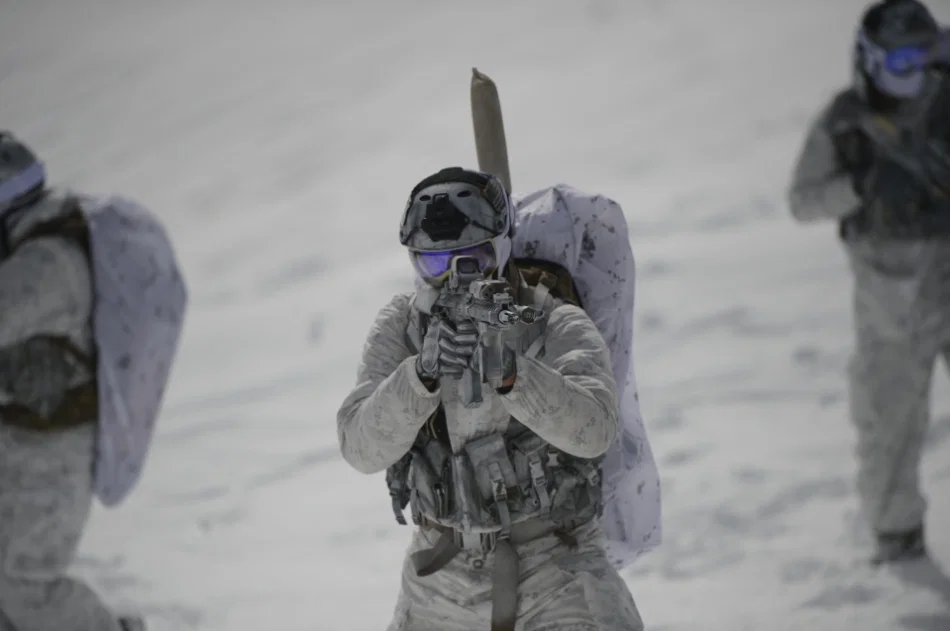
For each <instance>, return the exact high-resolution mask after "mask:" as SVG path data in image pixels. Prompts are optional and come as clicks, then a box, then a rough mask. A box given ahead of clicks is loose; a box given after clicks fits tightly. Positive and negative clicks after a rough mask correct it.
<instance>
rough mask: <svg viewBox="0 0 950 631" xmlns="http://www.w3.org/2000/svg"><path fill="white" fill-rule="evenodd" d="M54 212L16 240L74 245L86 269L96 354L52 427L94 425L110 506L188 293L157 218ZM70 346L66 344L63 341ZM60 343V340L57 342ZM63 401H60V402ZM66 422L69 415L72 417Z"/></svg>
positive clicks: (96, 201) (122, 205) (168, 358)
mask: <svg viewBox="0 0 950 631" xmlns="http://www.w3.org/2000/svg"><path fill="white" fill-rule="evenodd" d="M65 204H66V205H65V207H64V208H63V209H62V211H61V213H60V214H59V215H58V216H56V217H55V218H53V219H50V220H47V221H44V222H42V223H40V224H39V225H37V226H35V227H33V228H31V229H30V230H29V231H28V233H27V234H26V235H25V236H24V237H23V238H22V239H20V240H18V243H17V244H16V245H17V247H20V246H22V245H23V244H24V243H26V242H27V241H30V240H33V239H38V238H42V237H50V236H58V237H63V238H66V239H70V240H73V241H75V242H78V243H79V244H80V245H81V247H82V248H83V250H84V251H85V253H86V255H87V257H88V258H89V262H90V265H91V270H92V279H93V294H94V299H93V316H92V318H93V321H92V329H93V333H94V337H95V348H96V352H95V353H94V356H93V357H85V356H83V355H84V354H82V353H81V352H80V351H78V349H75V348H72V349H70V348H66V347H63V350H64V351H65V352H68V353H69V354H71V355H73V356H77V353H78V354H79V356H78V357H77V359H79V360H81V361H82V362H83V363H85V364H86V365H87V366H89V367H90V368H93V369H94V374H95V380H94V381H95V383H94V384H92V385H93V391H92V393H91V395H90V393H89V392H87V391H86V390H88V388H87V389H84V391H83V394H84V396H85V398H84V399H82V401H83V403H84V407H82V408H79V407H77V406H76V405H67V406H65V407H67V408H69V409H68V412H70V413H71V414H67V415H66V416H65V417H63V418H57V419H53V420H50V419H46V422H45V426H41V427H40V429H44V428H45V429H55V428H57V427H65V426H69V425H70V424H73V425H74V424H76V423H77V422H79V421H87V420H89V419H94V420H96V421H97V423H98V434H97V453H96V461H95V471H94V481H93V487H94V491H95V493H96V495H97V496H98V497H99V499H100V501H101V502H102V503H103V504H104V505H106V506H114V505H116V504H118V503H119V502H121V501H122V500H123V499H125V497H126V496H127V495H128V494H129V492H130V491H131V490H132V488H133V487H134V486H135V485H136V483H137V482H138V479H139V477H140V475H141V472H142V469H143V467H144V464H145V460H146V459H147V456H148V451H149V447H150V444H151V439H152V433H153V429H154V425H155V421H156V419H157V417H158V414H159V409H160V407H161V402H162V399H163V395H164V392H165V387H166V385H167V382H168V377H169V374H170V371H171V367H172V363H173V360H174V357H175V353H176V351H177V347H178V341H179V338H180V335H181V330H182V324H183V319H184V314H185V310H186V307H187V301H188V294H187V287H186V285H185V281H184V279H183V278H182V275H181V272H180V270H179V267H178V263H177V261H176V258H175V254H174V251H173V249H172V246H171V243H170V242H169V239H168V237H167V235H166V233H165V231H164V229H163V228H162V226H161V224H160V223H159V221H158V220H157V218H156V217H155V216H154V215H152V214H151V213H150V212H149V211H147V210H145V209H144V208H142V207H141V206H139V205H137V204H135V203H134V202H131V201H129V200H126V199H122V198H118V197H103V198H94V197H84V196H69V197H67V199H66V202H65ZM66 343H67V344H68V342H66ZM61 344H62V343H61ZM67 403H68V401H67ZM70 417H71V418H70Z"/></svg>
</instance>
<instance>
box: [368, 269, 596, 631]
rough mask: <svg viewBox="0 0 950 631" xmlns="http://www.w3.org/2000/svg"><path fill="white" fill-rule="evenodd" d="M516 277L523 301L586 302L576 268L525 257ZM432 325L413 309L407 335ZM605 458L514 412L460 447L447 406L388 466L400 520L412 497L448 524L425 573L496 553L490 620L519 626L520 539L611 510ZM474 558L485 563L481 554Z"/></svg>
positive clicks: (424, 563)
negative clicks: (539, 430)
mask: <svg viewBox="0 0 950 631" xmlns="http://www.w3.org/2000/svg"><path fill="white" fill-rule="evenodd" d="M508 278H513V279H514V278H517V279H519V280H520V281H521V282H520V283H519V284H518V285H517V290H516V293H517V294H518V295H517V296H516V299H517V301H518V302H519V304H527V302H531V303H533V304H532V306H534V307H536V308H539V309H542V310H544V312H545V313H548V314H550V313H551V311H553V309H554V308H555V307H556V306H557V305H558V304H563V302H572V303H574V304H576V305H578V306H580V304H579V300H578V299H577V292H576V288H575V287H574V284H573V281H572V279H571V277H570V274H568V273H567V271H566V270H564V269H563V268H561V267H560V266H557V265H553V264H551V263H548V262H545V261H535V260H528V259H522V260H518V261H515V262H514V263H513V264H512V265H511V267H510V269H509V273H508ZM525 298H528V301H527V302H526V301H525ZM546 320H547V318H543V319H542V320H541V321H540V322H538V323H537V324H534V325H531V326H530V328H529V330H528V331H527V333H526V335H525V336H524V337H523V338H522V339H521V340H520V342H519V343H520V344H521V349H520V350H521V351H522V354H524V355H525V356H527V357H532V358H534V357H542V356H543V355H544V339H545V333H546V332H545V328H546ZM427 326H428V322H427V318H426V314H425V313H424V312H422V311H419V310H416V309H413V311H412V313H411V314H410V318H409V327H408V329H407V331H406V338H407V339H406V342H407V344H408V345H409V347H410V348H411V349H413V350H414V351H415V352H418V349H419V348H420V347H421V343H422V342H421V340H422V339H423V337H424V334H425V331H426V327H427ZM602 463H603V456H601V457H598V458H591V459H587V458H579V457H576V456H573V455H571V454H568V453H566V452H563V451H560V450H558V449H556V448H554V447H553V446H552V445H550V444H549V443H548V442H546V441H545V440H543V439H542V438H541V437H540V436H538V435H537V434H536V433H534V432H533V431H531V430H530V429H528V428H527V427H525V426H524V425H523V424H521V423H520V422H518V420H517V419H514V418H511V419H509V422H508V426H507V428H506V429H505V430H504V431H503V432H495V433H492V434H488V435H487V436H482V437H479V438H476V439H474V440H470V441H468V442H467V443H465V444H464V445H463V446H462V448H461V449H460V450H459V452H458V453H453V452H452V447H451V443H450V441H449V433H448V427H447V419H446V416H445V410H444V409H443V408H442V407H441V406H440V407H439V409H438V410H436V412H435V413H434V414H433V416H432V417H431V418H430V419H429V420H428V422H427V423H426V424H425V425H424V426H423V428H422V429H421V430H420V432H419V434H418V435H417V437H416V440H415V442H414V444H413V446H412V448H411V449H410V450H409V452H408V453H406V454H405V455H404V456H403V457H402V458H401V459H400V460H399V461H398V462H397V463H396V464H394V465H393V466H391V467H390V468H389V469H387V471H386V485H387V487H388V488H389V495H390V497H391V499H392V508H393V512H394V514H395V516H396V521H397V522H398V523H400V524H402V525H406V519H405V516H404V515H403V510H404V509H405V508H406V507H407V506H409V507H410V512H411V516H412V521H413V523H414V524H416V525H417V526H419V527H420V528H424V529H433V530H435V531H437V532H439V534H440V536H439V539H438V541H437V542H436V544H435V546H434V547H432V548H430V549H426V550H420V551H418V552H416V553H414V554H413V555H412V563H413V566H414V568H415V571H416V574H417V575H418V576H428V575H430V574H433V573H435V572H437V571H439V570H440V569H442V568H443V567H445V566H446V565H447V564H448V563H449V562H450V561H451V560H452V559H453V558H455V556H456V555H457V554H458V553H460V552H462V551H463V550H464V551H466V552H468V553H469V554H472V555H475V556H481V555H485V554H488V553H489V552H493V553H494V555H495V557H494V568H493V573H492V618H491V630H492V631H512V630H513V629H514V627H515V615H516V611H517V591H518V576H519V558H518V553H517V552H516V551H515V548H514V546H517V545H520V544H523V543H527V542H529V541H531V540H534V539H537V538H540V537H543V536H546V535H552V534H553V535H555V536H556V537H558V539H560V540H561V541H562V542H563V543H564V544H566V545H568V546H574V545H576V543H577V542H576V541H575V540H574V539H573V538H572V537H571V535H570V532H571V531H573V530H574V529H575V528H576V527H578V526H580V525H582V524H585V523H587V522H588V521H590V520H591V519H593V518H595V517H599V516H600V515H601V513H602V511H603V494H602V491H601V465H602ZM474 563H475V564H476V566H475V567H481V565H480V564H481V563H482V561H480V560H477V559H476V560H475V561H474Z"/></svg>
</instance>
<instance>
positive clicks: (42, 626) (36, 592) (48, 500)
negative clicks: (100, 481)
mask: <svg viewBox="0 0 950 631" xmlns="http://www.w3.org/2000/svg"><path fill="white" fill-rule="evenodd" d="M95 429H96V428H95V425H94V424H92V423H89V424H87V425H84V426H81V427H78V428H75V429H70V430H67V431H63V432H52V433H34V432H27V431H24V430H21V429H17V428H13V427H9V426H7V425H4V424H3V423H2V422H0V631H120V627H119V623H118V622H117V620H116V618H115V616H114V615H113V614H112V613H111V612H110V611H109V610H108V609H107V608H106V607H105V606H104V605H103V604H102V601H100V600H99V598H98V596H96V594H95V593H93V592H92V590H90V589H89V587H87V586H86V585H85V584H84V583H82V582H81V581H78V580H75V579H72V578H68V577H66V576H65V573H66V570H67V569H68V567H69V565H70V563H71V562H72V560H73V556H74V555H75V552H76V547H77V544H78V543H79V539H80V536H81V535H82V531H83V527H84V526H85V524H86V519H87V517H88V514H89V509H90V506H91V504H92V491H91V489H92V479H91V478H92V465H93V457H94V448H95V436H96V434H95Z"/></svg>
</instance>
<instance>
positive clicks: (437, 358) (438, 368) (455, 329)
mask: <svg viewBox="0 0 950 631" xmlns="http://www.w3.org/2000/svg"><path fill="white" fill-rule="evenodd" d="M478 337H479V336H478V327H476V326H475V323H474V322H471V321H464V322H460V323H458V324H453V323H451V322H448V321H446V320H433V321H432V322H430V323H429V329H428V330H427V331H426V336H425V339H424V340H423V342H422V351H420V353H419V355H418V357H417V358H416V374H418V375H419V379H421V380H422V381H430V382H432V381H438V380H439V379H441V378H442V377H454V378H459V377H461V376H462V371H463V370H465V368H470V367H471V366H472V363H473V361H472V358H473V356H474V355H475V351H476V350H477V349H478Z"/></svg>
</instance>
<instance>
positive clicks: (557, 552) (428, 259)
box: [337, 169, 643, 631]
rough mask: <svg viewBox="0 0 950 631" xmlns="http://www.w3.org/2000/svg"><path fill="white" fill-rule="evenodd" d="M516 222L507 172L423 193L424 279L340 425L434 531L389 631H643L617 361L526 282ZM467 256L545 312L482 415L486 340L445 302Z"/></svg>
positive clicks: (371, 356)
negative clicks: (605, 474)
mask: <svg viewBox="0 0 950 631" xmlns="http://www.w3.org/2000/svg"><path fill="white" fill-rule="evenodd" d="M513 221H514V208H513V206H512V204H511V200H510V198H509V197H508V195H507V194H506V193H505V192H504V189H503V188H502V186H501V184H500V182H498V181H497V180H496V179H495V178H493V177H491V176H486V175H484V174H481V173H477V172H472V171H466V170H462V169H445V170H443V171H440V172H439V173H437V174H435V175H433V176H430V177H429V178H427V179H425V180H423V181H422V182H421V183H420V184H419V185H417V186H416V187H415V189H414V190H413V192H412V194H411V195H410V200H409V204H408V206H407V209H406V213H405V216H404V218H403V224H402V233H401V236H402V242H403V244H404V245H405V246H406V247H407V248H408V249H409V251H410V258H411V260H412V262H413V265H414V266H415V268H416V272H417V273H418V275H419V277H420V279H422V280H424V281H425V284H424V285H423V286H421V287H420V288H419V290H418V291H417V292H415V293H414V294H401V295H397V296H395V297H394V298H393V299H392V301H391V302H390V303H389V304H388V305H387V306H386V307H384V308H383V309H382V310H381V311H380V313H379V315H378V316H377V319H376V322H375V323H374V325H373V327H372V330H371V331H370V333H369V336H368V338H367V341H366V344H365V346H364V350H363V358H362V362H361V364H360V367H359V372H358V377H357V385H356V387H355V389H354V390H353V391H352V392H351V393H350V395H349V396H348V397H347V398H346V400H345V401H344V402H343V404H342V406H341V408H340V410H339V413H338V416H337V426H338V432H339V439H340V446H341V450H342V452H343V456H344V458H345V459H346V461H347V462H349V463H350V464H351V465H352V466H353V467H354V468H355V469H357V470H359V471H361V472H364V473H375V472H379V471H382V470H385V469H389V475H388V476H387V479H388V481H389V482H390V488H391V492H392V493H393V495H394V504H395V508H396V509H397V511H398V510H399V509H400V508H402V507H404V504H403V503H402V501H401V497H402V495H401V490H400V489H401V488H403V487H401V486H400V483H399V479H400V478H405V481H406V483H407V485H408V493H407V494H406V497H407V498H408V500H407V501H408V503H409V504H410V507H411V511H412V518H413V522H414V523H415V524H417V525H418V526H419V527H418V528H417V529H416V530H415V532H414V535H413V539H412V543H411V545H410V548H409V551H408V555H407V558H406V563H405V567H404V570H403V579H402V590H401V593H400V595H399V598H398V601H397V606H396V613H395V616H394V618H393V621H392V623H391V625H390V627H389V629H390V631H463V630H464V631H470V630H471V629H488V628H491V629H492V630H493V631H514V630H517V631H550V630H553V629H558V630H562V631H572V630H573V631H607V630H611V631H640V630H642V629H643V624H642V622H641V620H640V616H639V613H638V611H637V608H636V605H635V604H634V601H633V598H632V596H631V594H630V592H629V591H628V589H627V587H626V585H625V584H624V582H623V580H622V579H621V578H620V576H619V574H618V573H617V570H616V569H615V568H614V567H612V566H611V564H610V563H609V561H608V559H607V556H606V554H605V550H604V535H603V529H602V526H601V523H600V513H601V510H602V506H603V497H602V492H601V478H600V476H601V473H602V468H601V465H602V463H603V458H604V454H605V453H606V452H607V450H608V448H609V447H610V445H611V444H612V443H613V441H614V439H615V437H616V436H617V433H618V424H619V418H618V405H617V394H616V384H615V381H614V377H613V374H612V366H611V358H610V353H609V351H608V349H607V346H606V344H605V342H604V340H603V338H602V337H601V335H600V333H599V332H598V330H597V328H596V326H595V325H594V323H593V322H592V320H591V319H590V317H589V316H588V315H587V314H586V313H585V312H584V311H583V310H582V309H581V308H579V307H577V306H575V305H573V304H569V303H568V302H565V301H563V300H557V299H555V298H554V297H553V296H551V295H550V294H546V292H543V291H539V290H538V289H537V288H536V287H531V286H528V285H527V284H526V283H525V282H524V280H523V277H522V275H521V273H520V272H519V270H518V268H517V267H515V265H514V264H513V263H512V261H511V259H512V257H511V251H512V243H511V235H512V232H513ZM458 256H468V257H472V258H473V259H475V260H477V261H478V263H479V266H480V269H481V271H482V272H483V273H484V274H485V275H486V276H490V277H493V278H503V279H505V280H507V281H508V283H509V284H510V285H511V289H512V292H513V295H514V297H515V300H516V302H517V303H518V304H519V305H527V306H533V307H535V308H537V309H538V310H539V311H541V312H542V313H543V314H544V315H543V316H542V317H541V318H540V319H539V321H537V322H535V323H531V324H528V323H521V324H520V325H519V326H523V328H522V330H521V334H520V336H516V337H511V338H509V344H508V346H507V349H508V353H509V356H508V357H507V358H506V359H505V360H504V361H503V362H502V364H503V365H504V366H505V367H506V372H505V375H504V378H503V380H502V383H501V387H500V388H497V389H495V388H491V387H487V386H486V387H485V389H484V391H483V398H484V401H483V402H482V404H481V405H479V406H478V407H471V406H466V405H465V402H464V401H462V400H461V398H460V395H459V387H458V386H459V380H458V377H459V376H460V374H461V371H462V369H463V368H465V367H472V366H473V365H474V364H473V361H474V360H473V357H475V356H476V353H475V348H476V346H477V344H478V343H479V339H478V332H477V328H476V327H474V326H473V325H472V323H470V322H464V321H463V322H452V321H448V320H444V319H443V320H439V319H438V316H437V312H436V311H435V310H433V308H432V307H433V305H434V304H435V302H436V301H437V299H438V296H439V293H440V287H441V284H442V282H444V281H445V279H446V278H447V277H448V276H449V274H450V273H451V267H452V260H453V259H454V258H456V257H458ZM536 342H537V343H536Z"/></svg>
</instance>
